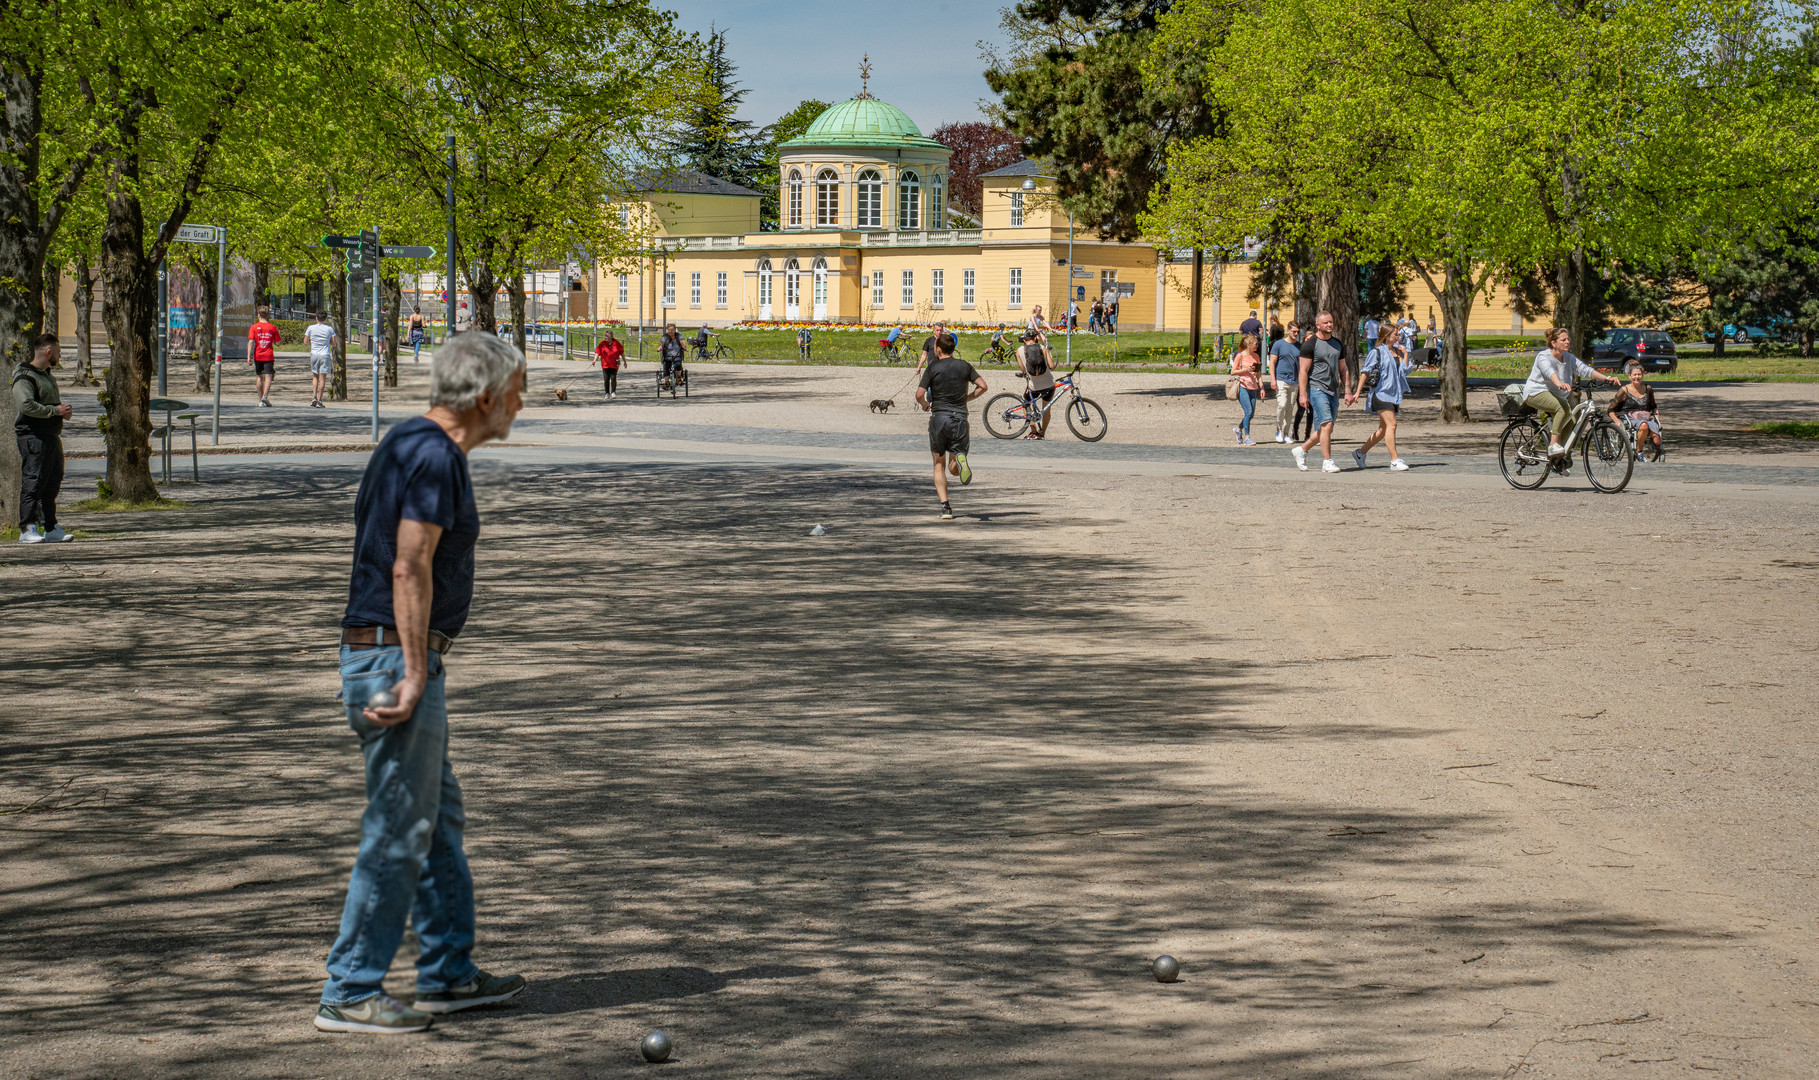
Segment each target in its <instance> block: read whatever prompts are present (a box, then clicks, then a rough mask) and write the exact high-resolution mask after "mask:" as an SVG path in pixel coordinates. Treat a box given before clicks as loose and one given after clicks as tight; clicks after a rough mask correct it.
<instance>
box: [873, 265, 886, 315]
mask: <svg viewBox="0 0 1819 1080" xmlns="http://www.w3.org/2000/svg"><path fill="white" fill-rule="evenodd" d="M872 306H873V307H875V308H880V307H883V306H884V271H882V270H873V271H872Z"/></svg>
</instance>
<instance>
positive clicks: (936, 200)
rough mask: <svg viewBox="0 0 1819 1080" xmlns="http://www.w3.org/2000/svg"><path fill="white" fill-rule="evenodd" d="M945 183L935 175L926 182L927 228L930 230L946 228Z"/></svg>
mask: <svg viewBox="0 0 1819 1080" xmlns="http://www.w3.org/2000/svg"><path fill="white" fill-rule="evenodd" d="M946 200H947V181H946V180H944V179H943V178H942V176H941V174H940V173H936V174H935V175H934V176H933V177H931V178H930V179H929V182H928V227H929V228H931V229H945V228H947V215H946V209H947V208H946V206H945V205H944V204H945V202H946Z"/></svg>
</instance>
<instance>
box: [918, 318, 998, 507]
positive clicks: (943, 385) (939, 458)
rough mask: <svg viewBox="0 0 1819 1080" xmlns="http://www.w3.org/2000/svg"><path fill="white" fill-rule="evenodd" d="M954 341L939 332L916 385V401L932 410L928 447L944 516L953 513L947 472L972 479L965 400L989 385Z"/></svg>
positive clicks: (969, 481) (952, 337)
mask: <svg viewBox="0 0 1819 1080" xmlns="http://www.w3.org/2000/svg"><path fill="white" fill-rule="evenodd" d="M954 344H955V343H954V335H952V334H947V333H943V334H938V335H936V337H935V359H934V362H933V363H931V364H929V366H928V369H927V370H926V371H924V372H923V373H922V385H920V386H918V387H917V388H916V404H918V405H920V406H922V407H923V408H924V409H927V410H929V411H930V412H931V414H932V415H931V416H929V418H928V449H929V452H930V453H931V454H933V455H934V456H935V496H936V497H937V498H939V499H940V500H941V516H942V517H943V518H952V517H953V516H954V510H953V507H951V506H949V505H948V501H947V474H948V473H950V472H951V473H953V474H954V475H955V476H958V477H959V478H960V482H961V483H962V484H970V483H972V482H973V467H972V466H971V465H968V464H967V463H966V454H967V450H968V447H969V441H970V433H969V432H968V430H967V424H966V403H967V402H969V401H972V400H973V399H975V398H977V397H979V396H980V395H982V394H984V393H985V391H986V389H987V387H986V385H985V377H984V376H982V375H980V374H979V373H978V372H977V371H975V370H973V365H971V364H969V363H967V362H966V361H965V360H962V359H960V358H959V357H957V356H955V355H954ZM969 391H970V393H969ZM943 466H945V468H943Z"/></svg>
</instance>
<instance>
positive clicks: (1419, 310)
mask: <svg viewBox="0 0 1819 1080" xmlns="http://www.w3.org/2000/svg"><path fill="white" fill-rule="evenodd" d="M951 156H952V151H950V150H949V149H948V148H947V147H945V146H943V145H942V144H940V143H938V142H936V141H935V140H933V139H930V138H927V137H926V136H924V135H923V134H922V132H921V131H920V130H919V129H918V128H917V127H916V124H915V122H914V121H912V120H911V119H910V118H909V116H908V115H906V114H905V113H904V112H903V111H902V110H901V109H898V108H896V107H895V106H892V105H889V104H887V103H885V102H883V101H879V100H878V99H877V98H874V97H872V96H871V95H870V94H867V93H861V94H859V95H858V96H857V97H854V98H852V99H850V100H847V101H843V102H841V103H839V104H838V105H834V106H832V107H830V108H829V109H828V110H827V111H826V112H824V113H822V114H821V115H820V116H819V117H817V118H816V119H815V121H814V123H812V124H810V125H809V128H808V130H807V131H806V132H804V133H803V135H802V136H801V137H800V138H797V139H792V140H790V141H789V142H787V143H784V144H783V145H782V146H781V147H780V154H779V165H780V168H779V173H780V178H779V184H780V190H779V191H778V200H779V202H778V205H779V207H780V208H781V217H782V222H781V224H782V227H781V228H780V229H779V230H777V231H774V232H762V231H759V217H758V207H759V202H760V199H761V198H762V196H761V195H760V193H759V192H756V191H753V190H751V189H749V188H744V187H740V186H739V185H737V184H732V183H728V182H727V181H724V180H719V179H716V178H714V177H710V176H706V175H704V174H702V173H698V172H689V171H683V170H678V171H674V172H670V173H666V174H662V175H659V176H654V177H651V178H649V179H647V181H646V182H645V183H644V184H643V185H641V186H642V188H643V190H640V191H639V192H637V194H636V197H635V198H634V199H633V200H631V202H630V203H629V204H628V206H627V208H626V213H627V215H628V217H629V215H638V216H639V217H640V218H641V220H642V222H643V223H644V225H645V226H646V228H647V229H648V230H649V232H650V233H651V235H652V236H654V237H655V244H654V246H653V249H652V250H651V251H650V252H649V253H647V254H646V255H645V256H644V257H642V258H639V259H635V260H633V261H631V262H629V263H625V264H622V265H619V266H613V267H605V266H603V267H601V268H600V271H599V277H598V279H597V280H596V281H595V282H594V288H595V290H596V291H595V296H597V297H598V301H597V304H598V307H597V309H596V310H597V312H598V314H599V317H601V318H604V319H612V320H621V321H624V322H628V323H640V324H646V325H651V324H657V325H660V324H662V323H664V322H675V323H677V324H678V325H680V326H686V327H692V326H699V325H708V326H724V325H728V324H731V323H737V322H742V321H750V320H757V321H778V322H832V323H866V324H876V325H889V324H892V323H929V322H934V321H937V320H940V321H945V322H948V323H951V324H955V325H969V324H977V325H988V326H989V325H995V324H998V323H1009V324H1016V323H1021V322H1025V321H1027V320H1028V319H1029V318H1030V317H1031V316H1032V315H1034V314H1035V313H1036V308H1037V307H1038V306H1040V308H1041V309H1042V315H1043V317H1044V318H1045V319H1046V320H1048V321H1050V322H1051V323H1058V322H1059V321H1060V318H1061V315H1062V313H1063V311H1064V310H1065V308H1066V306H1067V303H1068V300H1069V296H1070V291H1071V294H1072V298H1073V299H1074V300H1075V301H1076V302H1078V303H1080V305H1081V310H1082V312H1083V314H1082V316H1081V319H1080V322H1081V325H1082V326H1084V325H1085V321H1086V320H1085V316H1084V311H1085V309H1086V308H1087V307H1088V306H1090V304H1091V302H1092V300H1093V299H1096V298H1098V297H1100V296H1114V295H1115V296H1119V297H1121V299H1120V302H1119V327H1120V329H1123V330H1133V331H1140V330H1152V329H1165V330H1186V329H1187V327H1188V322H1189V318H1190V315H1189V310H1190V306H1189V301H1190V293H1191V290H1192V276H1191V267H1190V260H1189V255H1188V253H1186V252H1175V251H1169V250H1166V249H1158V248H1156V247H1154V246H1152V245H1150V244H1142V243H1120V242H1116V241H1109V240H1101V239H1099V238H1098V237H1097V235H1096V233H1094V232H1093V231H1091V230H1078V229H1072V228H1070V222H1069V219H1068V215H1067V213H1066V212H1065V211H1064V210H1062V209H1060V208H1059V207H1058V205H1057V204H1056V203H1055V201H1054V199H1053V196H1052V191H1053V187H1054V182H1053V180H1052V179H1050V178H1048V177H1047V176H1045V175H1043V172H1042V167H1041V166H1040V164H1039V163H1037V162H1033V161H1020V162H1017V163H1016V164H1013V165H1009V166H1007V167H1005V168H1002V169H999V170H997V171H995V172H991V173H987V174H986V175H985V176H984V178H983V182H984V206H983V212H982V213H981V215H980V219H981V220H980V221H979V222H978V224H979V225H980V226H981V227H979V228H956V227H954V218H955V216H956V215H955V214H954V213H953V211H952V209H951V207H950V206H949V205H948V200H947V194H948V190H949V183H948V161H949V158H950V157H951ZM968 224H971V222H970V221H969V222H968ZM1070 233H1072V244H1071V250H1072V259H1071V262H1070V259H1069V251H1070V243H1069V239H1070ZM1070 286H1071V287H1072V288H1071V290H1070ZM1249 286H1250V267H1249V265H1248V264H1247V263H1244V262H1234V263H1228V264H1225V265H1223V266H1220V267H1217V268H1215V267H1213V266H1212V265H1211V264H1210V263H1209V264H1208V267H1207V270H1206V273H1205V274H1204V277H1203V280H1202V285H1201V291H1202V297H1203V300H1202V305H1201V316H1202V320H1201V321H1202V329H1204V330H1207V331H1212V332H1217V331H1220V330H1233V329H1236V327H1237V325H1238V323H1239V322H1241V321H1242V320H1243V319H1244V318H1245V317H1246V315H1247V314H1248V313H1249V311H1250V310H1251V309H1252V308H1253V307H1261V305H1258V304H1253V303H1251V302H1249V301H1247V299H1246V293H1247V291H1248V289H1249ZM1277 307H1278V310H1279V311H1281V312H1282V313H1283V314H1284V316H1286V315H1287V314H1288V313H1289V312H1291V311H1292V310H1293V309H1292V298H1286V297H1285V298H1283V299H1282V300H1281V301H1280V302H1279V304H1278V305H1277ZM1408 307H1409V311H1410V313H1412V314H1414V315H1415V316H1416V318H1417V319H1418V320H1420V321H1422V322H1423V323H1425V320H1426V318H1427V317H1428V315H1430V314H1434V315H1437V314H1438V305H1437V304H1436V303H1435V302H1434V298H1433V297H1432V296H1431V295H1429V293H1428V290H1427V289H1426V288H1425V287H1424V286H1423V285H1422V284H1421V282H1420V281H1419V279H1417V280H1415V281H1413V282H1411V283H1410V287H1409V305H1408ZM1473 322H1474V327H1473V328H1474V329H1477V330H1483V331H1486V332H1493V333H1494V332H1498V331H1503V330H1505V329H1506V328H1508V327H1510V326H1511V325H1512V314H1511V311H1510V309H1509V306H1508V304H1507V303H1506V302H1504V301H1503V299H1502V298H1501V297H1496V298H1494V302H1493V303H1492V304H1491V305H1489V309H1488V310H1485V311H1484V313H1483V317H1482V318H1481V319H1480V318H1474V320H1473ZM1517 328H1518V329H1519V328H1520V326H1519V324H1517Z"/></svg>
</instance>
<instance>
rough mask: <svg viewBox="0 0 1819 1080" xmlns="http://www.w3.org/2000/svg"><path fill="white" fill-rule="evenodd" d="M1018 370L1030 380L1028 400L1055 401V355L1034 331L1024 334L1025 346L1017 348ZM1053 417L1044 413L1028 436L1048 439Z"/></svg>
mask: <svg viewBox="0 0 1819 1080" xmlns="http://www.w3.org/2000/svg"><path fill="white" fill-rule="evenodd" d="M1017 370H1018V371H1021V372H1022V373H1023V377H1024V378H1026V379H1028V380H1029V393H1028V394H1027V395H1026V399H1027V400H1029V401H1031V402H1035V401H1038V400H1040V401H1042V402H1044V403H1046V402H1050V401H1053V400H1055V355H1054V353H1052V352H1050V351H1049V347H1048V342H1046V341H1044V340H1042V335H1041V334H1038V333H1037V332H1036V331H1034V330H1025V331H1024V332H1023V344H1022V345H1021V346H1019V347H1018V348H1017ZM1050 419H1052V417H1051V416H1050V415H1049V414H1048V412H1046V411H1044V412H1043V414H1042V419H1041V420H1038V421H1037V422H1036V426H1035V427H1033V428H1031V429H1030V433H1029V435H1028V436H1027V437H1028V438H1031V439H1042V438H1047V437H1048V422H1049V420H1050Z"/></svg>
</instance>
